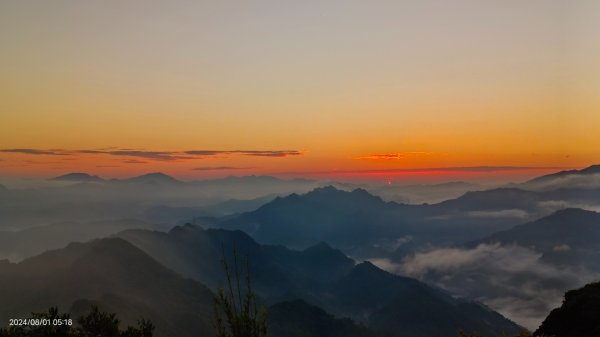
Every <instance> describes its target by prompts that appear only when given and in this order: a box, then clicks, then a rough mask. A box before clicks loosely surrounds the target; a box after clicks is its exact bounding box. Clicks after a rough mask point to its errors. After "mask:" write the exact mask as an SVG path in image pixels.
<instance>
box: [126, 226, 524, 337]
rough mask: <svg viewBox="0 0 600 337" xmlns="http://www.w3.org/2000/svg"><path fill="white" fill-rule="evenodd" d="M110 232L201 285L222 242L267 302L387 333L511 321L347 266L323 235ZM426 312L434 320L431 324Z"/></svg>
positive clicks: (373, 270)
mask: <svg viewBox="0 0 600 337" xmlns="http://www.w3.org/2000/svg"><path fill="white" fill-rule="evenodd" d="M118 236H119V237H120V238H123V239H125V240H128V241H130V242H131V243H133V244H134V245H136V246H137V247H139V248H140V249H142V250H144V251H145V252H147V253H148V254H149V255H151V256H153V257H154V258H156V259H157V260H158V261H161V262H162V263H163V264H165V265H168V266H170V267H171V268H173V269H174V270H175V271H177V272H179V273H181V274H182V275H185V276H187V277H191V278H193V279H196V280H199V281H200V282H202V283H204V284H207V285H213V284H214V285H219V284H222V283H223V279H222V276H221V275H222V272H219V271H220V270H221V266H220V264H219V262H218V261H219V260H220V257H221V253H222V251H223V249H224V250H225V252H229V251H231V250H232V249H233V248H234V247H235V249H236V250H237V251H238V253H239V255H240V256H242V257H246V256H247V257H249V260H250V275H251V276H252V279H253V288H254V289H256V290H257V292H258V293H259V295H261V297H262V298H263V299H264V300H265V301H266V302H267V303H269V304H275V303H277V302H280V301H282V300H284V301H294V300H296V299H302V300H304V301H306V302H307V303H310V304H312V305H316V306H318V307H321V308H322V309H324V310H326V311H327V312H330V313H332V314H334V315H336V316H338V317H350V318H352V319H354V320H355V321H357V322H359V323H362V324H364V325H365V326H366V327H367V328H370V329H373V330H375V331H379V332H384V333H388V334H390V335H392V336H403V337H405V336H408V337H417V336H423V333H424V332H426V333H427V334H429V335H436V336H437V335H454V334H455V333H456V332H457V331H458V330H459V329H461V328H463V329H465V330H469V331H475V330H476V331H481V332H482V333H485V334H486V335H489V336H497V334H496V333H497V332H500V331H502V330H507V331H518V329H519V327H518V326H517V325H516V324H514V323H512V322H510V321H509V320H507V319H506V318H504V317H502V316H501V315H499V314H497V313H495V312H493V311H491V310H489V309H487V308H485V307H483V306H482V305H481V304H477V303H474V302H468V301H464V300H459V299H455V298H453V297H451V296H449V295H448V294H447V293H445V292H443V291H441V290H438V289H435V288H432V287H430V286H427V285H425V284H424V283H421V282H419V281H417V280H415V279H411V278H405V277H399V276H395V275H392V274H390V273H387V272H385V271H383V270H381V269H379V268H377V267H375V266H374V265H372V264H370V263H361V264H358V265H356V266H355V265H354V261H352V260H351V259H349V258H347V257H346V256H345V255H343V254H342V253H341V252H340V251H338V250H336V249H333V248H332V247H330V246H329V245H327V244H325V243H319V244H317V245H314V246H312V247H310V248H308V249H305V250H302V251H295V250H290V249H287V248H285V247H282V246H268V245H260V244H258V243H256V242H255V241H254V240H253V239H252V238H250V237H249V236H248V235H246V234H245V233H243V232H240V231H227V230H215V229H208V230H204V229H202V228H200V227H198V226H193V225H185V226H180V227H176V228H174V229H173V230H172V231H171V232H169V233H161V232H151V231H145V230H131V231H125V232H123V233H120V234H119V235H118ZM228 259H231V256H229V257H228ZM384 308H385V309H384ZM432 320H433V321H436V322H440V324H436V325H432V324H431V321H432ZM400 331H402V333H400Z"/></svg>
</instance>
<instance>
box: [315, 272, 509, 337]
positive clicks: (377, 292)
mask: <svg viewBox="0 0 600 337" xmlns="http://www.w3.org/2000/svg"><path fill="white" fill-rule="evenodd" d="M325 294H327V297H325ZM325 294H323V300H322V301H323V303H320V304H321V305H322V306H323V307H324V308H326V309H327V310H329V311H331V312H335V313H338V314H340V315H344V316H346V315H347V316H349V317H351V318H354V319H357V320H358V321H360V322H364V323H365V324H366V325H367V326H368V327H369V328H370V329H373V330H376V331H383V332H386V333H390V334H393V335H395V336H454V335H456V334H457V332H458V331H459V330H461V329H464V330H468V331H477V332H479V333H481V334H482V335H484V336H501V332H502V331H506V332H508V333H509V334H510V333H513V332H517V331H518V330H519V329H520V327H519V326H518V325H516V324H514V323H513V322H511V321H509V320H507V319H506V318H504V317H503V316H501V315H500V314H498V313H496V312H494V311H492V310H490V309H488V308H486V307H484V306H483V305H481V304H478V303H475V302H469V301H465V300H462V299H456V298H453V297H452V296H450V295H449V294H447V293H445V292H443V291H441V290H438V289H435V288H432V287H430V286H428V285H426V284H424V283H421V282H419V281H417V280H415V279H411V278H406V277H401V276H397V275H393V274H390V273H388V272H385V271H383V270H381V269H379V268H377V267H376V266H374V265H373V264H371V263H369V262H363V263H361V264H359V265H357V266H356V267H355V268H354V269H353V270H352V272H350V273H349V274H348V275H347V276H345V277H344V278H342V279H340V280H338V281H337V282H335V283H334V284H333V285H331V286H330V288H329V289H327V291H326V292H325Z"/></svg>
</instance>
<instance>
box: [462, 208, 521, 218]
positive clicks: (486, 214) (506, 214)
mask: <svg viewBox="0 0 600 337" xmlns="http://www.w3.org/2000/svg"><path fill="white" fill-rule="evenodd" d="M467 216H469V217H472V218H517V219H527V218H528V217H529V213H527V212H526V211H524V210H522V209H503V210H500V211H471V212H467Z"/></svg>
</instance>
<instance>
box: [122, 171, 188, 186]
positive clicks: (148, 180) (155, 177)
mask: <svg viewBox="0 0 600 337" xmlns="http://www.w3.org/2000/svg"><path fill="white" fill-rule="evenodd" d="M113 181H117V182H121V183H133V184H146V185H179V184H183V182H182V181H180V180H177V179H175V178H173V177H171V176H169V175H166V174H164V173H161V172H154V173H148V174H144V175H141V176H137V177H133V178H128V179H123V180H113Z"/></svg>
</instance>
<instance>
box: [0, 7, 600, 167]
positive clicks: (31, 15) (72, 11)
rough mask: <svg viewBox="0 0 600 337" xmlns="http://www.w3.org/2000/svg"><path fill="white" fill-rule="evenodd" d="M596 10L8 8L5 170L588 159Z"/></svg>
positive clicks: (3, 74) (593, 129) (599, 124)
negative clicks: (203, 152) (193, 152)
mask: <svg viewBox="0 0 600 337" xmlns="http://www.w3.org/2000/svg"><path fill="white" fill-rule="evenodd" d="M599 13H600V2H598V1H595V0H580V1H578V0H575V1H566V0H565V1H557V0H531V1H522V0H518V1H517V0H502V1H481V0H472V1H467V0H454V1H352V0H347V1H341V0H339V1H338V0H332V1H322V0H321V1H311V0H307V1H288V0H277V1H275V0H269V1H210V2H209V1H184V0H172V1H148V0H143V1H142V0H129V1H63V0H53V1H42V0H40V1H30V0H21V1H3V2H1V3H0V46H1V47H0V48H1V52H0V88H1V89H0V175H4V176H17V175H23V176H54V175H57V174H60V173H65V172H68V171H74V170H75V171H86V172H90V173H95V174H100V175H103V176H124V175H133V174H137V173H144V172H150V171H164V172H167V173H171V174H175V175H178V176H182V177H204V176H214V175H229V174H235V175H242V174H257V173H258V174H278V175H282V176H286V175H287V176H302V175H306V176H314V175H328V173H329V172H333V173H332V174H331V175H332V176H336V175H342V176H352V175H368V176H376V177H378V178H379V177H381V178H382V179H383V178H388V177H389V176H402V175H407V174H408V173H407V171H406V169H422V168H445V167H457V168H464V167H473V166H476V167H480V166H486V167H498V166H502V167H505V166H510V167H513V168H514V169H513V170H511V169H507V168H503V169H501V170H500V171H494V170H491V171H489V170H488V171H485V170H480V171H476V170H470V169H469V170H465V169H456V170H455V171H456V174H457V176H460V177H463V176H464V177H469V176H470V175H481V174H482V173H481V172H486V174H497V173H498V172H505V173H507V174H508V173H510V174H511V176H514V175H516V176H518V175H519V174H522V175H533V174H538V173H540V172H541V171H552V170H556V167H582V166H587V165H590V164H593V163H597V162H600V160H599V158H600V157H599V155H600V132H599V130H600V95H598V89H599V88H600V39H598V36H600V14H599ZM189 151H215V152H214V153H211V154H210V155H206V153H205V154H204V155H189V154H188V153H187V152H189ZM232 151H241V152H232ZM157 153H158V154H157ZM161 153H162V157H161V155H160V154H161ZM519 167H526V168H524V169H519ZM363 171H365V172H363ZM336 172H337V173H336ZM415 172H417V173H415V174H417V175H425V174H430V172H431V171H428V170H417V171H415ZM436 172H437V171H436ZM439 172H443V170H441V171H439ZM445 172H449V171H445ZM411 174H412V173H411ZM446 175H448V174H446Z"/></svg>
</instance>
